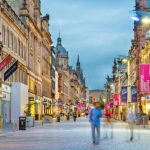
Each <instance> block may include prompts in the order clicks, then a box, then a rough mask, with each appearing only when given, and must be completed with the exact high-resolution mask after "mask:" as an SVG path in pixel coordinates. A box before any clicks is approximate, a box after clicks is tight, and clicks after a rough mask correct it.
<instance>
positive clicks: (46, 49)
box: [0, 0, 52, 119]
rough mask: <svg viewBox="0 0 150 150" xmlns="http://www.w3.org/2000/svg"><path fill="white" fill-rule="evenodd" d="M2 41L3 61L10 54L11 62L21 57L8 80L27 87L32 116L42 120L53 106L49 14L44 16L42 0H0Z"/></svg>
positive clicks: (0, 38)
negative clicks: (42, 13)
mask: <svg viewBox="0 0 150 150" xmlns="http://www.w3.org/2000/svg"><path fill="white" fill-rule="evenodd" d="M0 3H1V5H0V8H1V13H0V14H1V16H0V20H1V21H0V32H1V33H2V34H1V35H0V41H2V43H3V49H2V55H1V61H2V60H3V59H4V58H5V57H6V56H7V55H8V54H9V55H10V56H11V62H10V63H9V65H7V66H6V67H5V68H4V69H3V70H2V71H1V78H2V80H3V77H4V72H5V71H6V70H7V69H8V67H9V66H10V65H11V64H13V63H14V62H15V61H16V60H18V62H19V64H18V68H17V70H16V71H15V72H14V73H13V74H12V75H11V76H10V77H9V78H8V79H7V80H6V81H5V83H8V84H11V83H12V82H20V83H23V84H25V85H26V86H28V100H29V104H30V106H31V115H32V116H34V117H35V119H41V116H42V115H43V114H50V108H51V107H50V105H51V101H52V100H51V76H50V75H51V44H52V40H51V34H50V32H49V15H45V16H43V17H42V16H41V1H40V0H28V1H26V0H25V1H23V0H22V1H21V0H1V1H0Z"/></svg>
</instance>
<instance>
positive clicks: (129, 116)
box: [127, 108, 136, 141]
mask: <svg viewBox="0 0 150 150" xmlns="http://www.w3.org/2000/svg"><path fill="white" fill-rule="evenodd" d="M135 120H136V113H135V111H134V110H133V109H131V108H129V110H128V114H127V122H128V124H129V129H130V141H132V140H133V138H134V123H135Z"/></svg>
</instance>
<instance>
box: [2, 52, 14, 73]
mask: <svg viewBox="0 0 150 150" xmlns="http://www.w3.org/2000/svg"><path fill="white" fill-rule="evenodd" d="M10 60H11V57H10V55H8V56H6V58H5V59H4V60H3V61H2V62H1V63H0V71H2V70H3V68H4V67H5V66H6V65H7V64H8V63H9V62H10Z"/></svg>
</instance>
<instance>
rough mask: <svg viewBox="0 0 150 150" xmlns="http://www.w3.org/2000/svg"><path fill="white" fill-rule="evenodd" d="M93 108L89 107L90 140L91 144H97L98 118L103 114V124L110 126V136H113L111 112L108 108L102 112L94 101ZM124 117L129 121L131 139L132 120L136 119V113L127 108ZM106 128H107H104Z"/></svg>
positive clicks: (98, 133) (98, 137)
mask: <svg viewBox="0 0 150 150" xmlns="http://www.w3.org/2000/svg"><path fill="white" fill-rule="evenodd" d="M93 106H94V107H93V108H91V110H90V112H89V121H90V123H91V129H92V142H93V144H99V142H100V126H101V123H100V118H101V117H103V116H104V118H105V126H109V127H110V128H111V138H113V132H112V123H111V118H112V116H111V113H110V111H109V110H106V111H105V112H104V113H103V112H102V110H101V109H100V104H99V103H98V102H94V104H93ZM126 119H127V121H128V123H129V128H130V135H131V136H130V141H132V140H133V126H134V121H135V119H136V113H135V112H134V111H133V110H132V109H129V111H128V114H127V116H126ZM106 130H107V129H106ZM104 138H107V132H106V134H105V137H104Z"/></svg>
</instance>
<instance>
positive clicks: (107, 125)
mask: <svg viewBox="0 0 150 150" xmlns="http://www.w3.org/2000/svg"><path fill="white" fill-rule="evenodd" d="M104 115H105V124H104V127H105V136H104V138H105V139H107V137H108V131H109V132H110V133H111V139H112V138H113V125H112V120H111V118H112V116H111V113H110V110H109V109H107V110H105V113H104Z"/></svg>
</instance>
